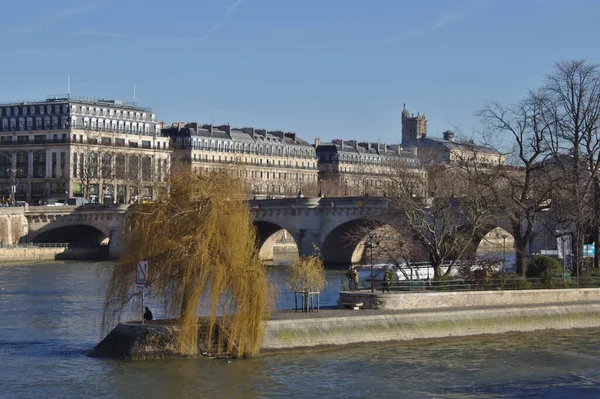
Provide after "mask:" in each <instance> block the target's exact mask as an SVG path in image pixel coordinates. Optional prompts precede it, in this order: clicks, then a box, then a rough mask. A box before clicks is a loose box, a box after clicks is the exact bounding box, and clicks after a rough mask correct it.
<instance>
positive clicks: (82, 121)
mask: <svg viewBox="0 0 600 399" xmlns="http://www.w3.org/2000/svg"><path fill="white" fill-rule="evenodd" d="M169 164H170V152H169V139H168V137H163V136H162V135H161V126H160V124H159V123H158V122H157V120H156V116H155V114H154V113H152V110H151V109H150V108H145V107H140V106H138V105H137V104H134V103H125V102H122V101H117V100H106V99H84V98H76V97H72V96H69V95H65V96H57V97H52V98H47V99H46V100H42V101H19V102H10V103H3V104H0V199H7V198H11V200H21V201H27V202H28V203H31V204H38V203H48V202H52V201H60V200H64V199H67V198H69V197H86V198H89V199H90V200H91V201H92V202H104V203H124V202H130V201H139V200H141V199H144V198H146V199H152V198H154V197H155V195H156V192H157V189H160V186H161V185H164V183H162V181H163V180H164V179H166V177H167V175H166V173H167V171H168V170H169Z"/></svg>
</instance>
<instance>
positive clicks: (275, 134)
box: [269, 130, 283, 140]
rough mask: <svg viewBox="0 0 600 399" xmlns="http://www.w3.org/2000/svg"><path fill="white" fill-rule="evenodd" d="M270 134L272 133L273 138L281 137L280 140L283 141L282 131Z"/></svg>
mask: <svg viewBox="0 0 600 399" xmlns="http://www.w3.org/2000/svg"><path fill="white" fill-rule="evenodd" d="M269 133H271V134H272V135H273V136H275V137H279V138H280V139H282V140H283V132H282V131H281V130H276V131H274V132H269Z"/></svg>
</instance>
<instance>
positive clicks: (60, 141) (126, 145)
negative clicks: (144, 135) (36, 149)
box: [0, 138, 169, 151]
mask: <svg viewBox="0 0 600 399" xmlns="http://www.w3.org/2000/svg"><path fill="white" fill-rule="evenodd" d="M47 144H79V145H85V146H92V145H93V146H100V147H123V148H138V149H139V148H141V149H144V150H165V151H167V150H169V147H168V146H167V148H158V147H152V146H150V147H148V146H146V145H141V144H138V145H137V146H135V145H132V143H121V142H115V141H112V140H111V142H107V141H97V142H95V141H91V140H73V139H71V138H65V139H48V140H44V141H37V142H36V141H25V142H18V141H6V140H5V141H0V147H3V146H40V145H47Z"/></svg>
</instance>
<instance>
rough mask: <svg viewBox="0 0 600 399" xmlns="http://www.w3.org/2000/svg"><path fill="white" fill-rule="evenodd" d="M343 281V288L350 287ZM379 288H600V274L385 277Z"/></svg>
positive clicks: (366, 286) (364, 286)
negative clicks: (429, 278) (388, 279)
mask: <svg viewBox="0 0 600 399" xmlns="http://www.w3.org/2000/svg"><path fill="white" fill-rule="evenodd" d="M347 286H348V284H347V283H344V282H343V283H342V289H344V288H345V287H347ZM358 286H359V287H358V288H359V289H361V290H370V289H371V280H370V279H363V280H362V281H359V284H358ZM374 288H375V290H376V291H382V290H385V291H386V292H387V290H388V288H389V291H390V292H411V291H412V292H414V291H420V292H440V291H494V290H535V289H558V288H600V276H594V277H553V278H550V279H547V278H546V279H543V278H505V277H497V278H490V279H487V280H469V279H461V278H452V279H447V280H402V281H391V282H389V283H388V284H387V285H386V284H385V282H384V281H383V280H375V281H374Z"/></svg>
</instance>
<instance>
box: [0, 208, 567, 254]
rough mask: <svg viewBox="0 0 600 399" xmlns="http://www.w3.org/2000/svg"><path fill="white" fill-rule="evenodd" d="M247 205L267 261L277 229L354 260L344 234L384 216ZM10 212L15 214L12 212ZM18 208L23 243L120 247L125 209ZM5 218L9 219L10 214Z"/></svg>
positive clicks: (356, 247)
mask: <svg viewBox="0 0 600 399" xmlns="http://www.w3.org/2000/svg"><path fill="white" fill-rule="evenodd" d="M249 205H250V207H251V210H252V218H253V222H254V224H255V226H256V228H257V232H258V241H259V242H258V245H259V247H260V248H261V251H260V252H261V257H262V258H263V259H270V258H272V256H273V248H274V246H275V245H276V243H277V242H276V241H277V238H278V237H280V235H277V234H275V233H277V232H280V231H281V230H282V229H283V230H286V231H287V232H288V233H289V234H290V236H291V237H292V238H293V239H294V241H295V243H296V245H297V247H298V253H299V254H300V255H310V254H312V253H313V252H314V250H315V249H318V250H319V251H320V253H321V255H322V256H323V260H324V262H325V263H326V264H329V265H331V264H349V263H354V262H358V261H360V258H361V256H362V247H361V246H360V243H358V242H349V239H348V233H349V232H351V231H352V230H353V229H356V228H357V227H358V226H360V225H361V223H363V222H364V221H366V220H372V221H375V222H376V224H380V225H385V224H386V219H387V218H386V215H387V212H388V211H387V200H386V199H385V198H380V197H340V198H284V199H272V200H252V201H249ZM7 209H8V208H7ZM10 209H12V210H14V211H16V209H15V208H10ZM21 209H23V211H20V212H22V215H24V217H25V218H26V220H27V223H26V225H28V226H25V230H27V227H28V231H26V232H25V233H24V234H26V235H27V236H26V237H25V236H23V237H24V240H26V241H33V242H81V243H84V244H96V245H97V244H100V243H105V244H106V243H107V242H108V244H109V246H110V247H109V249H110V254H111V255H112V256H113V257H114V256H116V255H117V254H118V253H119V251H120V248H121V245H122V244H123V243H122V240H121V234H122V222H123V220H124V218H125V215H126V213H127V205H122V206H111V207H104V206H102V205H99V206H95V205H87V206H80V207H71V206H57V207H48V206H32V207H29V208H28V209H26V210H25V209H24V208H21ZM14 211H12V212H14ZM16 216H18V215H16ZM10 217H12V218H13V219H14V218H15V215H13V216H10ZM7 223H8V222H7ZM15 223H17V224H19V223H18V222H15V220H13V221H12V225H15ZM0 227H1V226H0ZM495 227H502V228H504V229H505V230H507V231H510V227H509V226H508V223H507V221H506V220H502V219H498V223H495V224H494V225H490V226H489V230H491V229H492V228H495ZM13 230H14V229H13ZM542 230H543V229H542V228H537V229H536V233H535V235H534V239H535V242H532V243H530V249H529V252H540V248H543V249H556V240H555V239H554V237H553V236H552V235H551V234H549V233H548V232H545V233H544V232H543V231H542ZM23 237H22V238H23ZM481 238H483V237H479V238H478V239H481ZM5 243H8V241H5ZM476 244H477V243H476ZM476 247H477V245H475V246H474V250H476ZM471 255H474V253H473V254H471Z"/></svg>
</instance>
